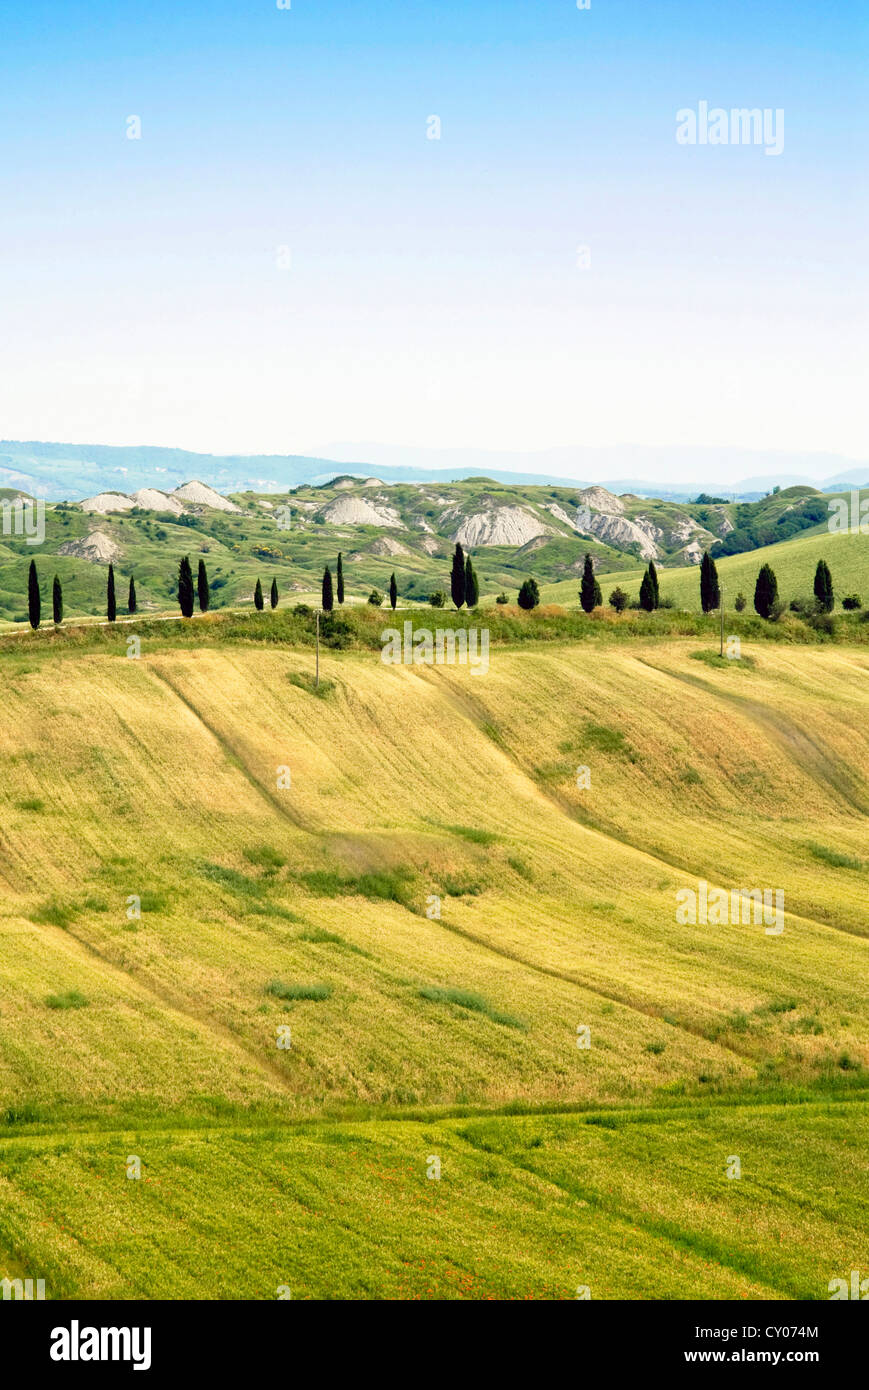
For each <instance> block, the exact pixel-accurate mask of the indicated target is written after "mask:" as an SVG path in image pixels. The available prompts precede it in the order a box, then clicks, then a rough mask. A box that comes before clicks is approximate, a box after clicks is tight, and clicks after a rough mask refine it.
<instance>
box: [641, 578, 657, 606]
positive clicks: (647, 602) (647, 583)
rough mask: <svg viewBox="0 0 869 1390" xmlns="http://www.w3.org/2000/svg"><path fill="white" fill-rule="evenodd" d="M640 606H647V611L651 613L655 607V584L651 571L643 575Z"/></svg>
mask: <svg viewBox="0 0 869 1390" xmlns="http://www.w3.org/2000/svg"><path fill="white" fill-rule="evenodd" d="M640 607H641V608H645V610H646V612H647V613H651V612H652V611H653V610H654V607H655V586H654V584H653V583H652V576H651V575H650V574H649V571H648V570H646V573H645V574H644V575H643V580H642V583H641V584H640Z"/></svg>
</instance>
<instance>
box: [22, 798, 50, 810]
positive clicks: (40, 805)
mask: <svg viewBox="0 0 869 1390" xmlns="http://www.w3.org/2000/svg"><path fill="white" fill-rule="evenodd" d="M15 808H16V810H18V811H44V810H45V802H44V801H42V800H41V798H40V797H38V796H28V797H25V799H24V800H23V801H16V803H15Z"/></svg>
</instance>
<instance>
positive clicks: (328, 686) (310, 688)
mask: <svg viewBox="0 0 869 1390" xmlns="http://www.w3.org/2000/svg"><path fill="white" fill-rule="evenodd" d="M329 645H330V646H339V645H342V644H341V643H337V642H331V643H329ZM287 680H288V681H289V682H290V685H294V686H295V687H296V688H297V690H304V691H305V693H306V694H308V695H316V697H317V699H318V700H328V698H329V696H330V695H334V693H335V682H334V681H330V680H326V679H324V677H323V676H321V677H320V684H319V686H318V685H317V683H316V681H315V679H314V677H313V676H312V675H310V674H309V673H308V672H307V671H291V672H290V673H289V675H288V676H287Z"/></svg>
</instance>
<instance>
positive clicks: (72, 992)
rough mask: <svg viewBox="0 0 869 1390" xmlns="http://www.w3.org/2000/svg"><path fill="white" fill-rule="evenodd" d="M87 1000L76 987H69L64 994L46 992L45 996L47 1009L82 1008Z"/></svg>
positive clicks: (85, 1005) (86, 1003)
mask: <svg viewBox="0 0 869 1390" xmlns="http://www.w3.org/2000/svg"><path fill="white" fill-rule="evenodd" d="M89 1002H90V1001H89V1000H88V999H86V998H85V996H84V995H83V994H82V993H81V991H80V990H78V989H69V990H67V992H66V994H48V995H46V998H45V1003H46V1006H47V1007H48V1008H49V1009H84V1008H87V1005H88V1003H89Z"/></svg>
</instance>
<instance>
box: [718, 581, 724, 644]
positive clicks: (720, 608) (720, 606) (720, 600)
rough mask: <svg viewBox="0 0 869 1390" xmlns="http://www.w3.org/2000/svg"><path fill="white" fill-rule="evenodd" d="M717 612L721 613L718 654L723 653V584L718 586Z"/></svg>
mask: <svg viewBox="0 0 869 1390" xmlns="http://www.w3.org/2000/svg"><path fill="white" fill-rule="evenodd" d="M718 612H719V613H720V615H721V648H720V652H719V655H720V656H723V655H724V585H723V584H720V585H719V587H718Z"/></svg>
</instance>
